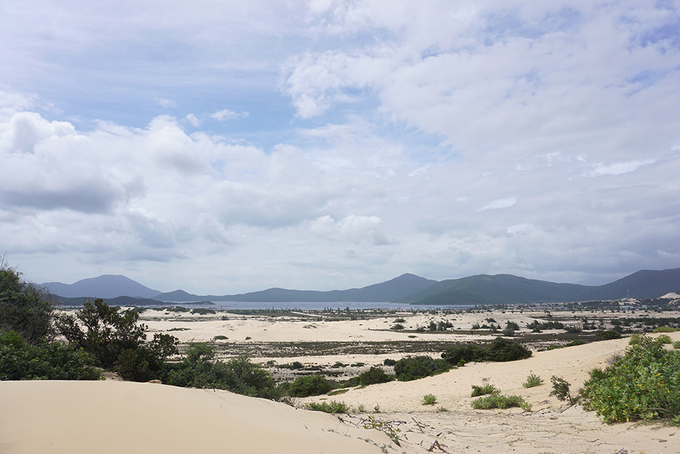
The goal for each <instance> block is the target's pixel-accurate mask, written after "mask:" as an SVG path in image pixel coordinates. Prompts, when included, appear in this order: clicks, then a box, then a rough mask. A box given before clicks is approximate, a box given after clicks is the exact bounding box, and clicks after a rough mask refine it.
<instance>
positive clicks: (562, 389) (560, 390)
mask: <svg viewBox="0 0 680 454" xmlns="http://www.w3.org/2000/svg"><path fill="white" fill-rule="evenodd" d="M550 381H551V382H552V386H553V390H552V391H550V395H551V396H555V397H557V399H558V400H562V401H564V400H569V403H570V404H572V405H573V404H575V403H576V400H577V399H576V398H575V397H573V396H572V395H571V392H570V391H569V387H570V385H569V382H567V381H566V380H565V379H563V378H562V377H556V376H555V375H553V376H552V377H550Z"/></svg>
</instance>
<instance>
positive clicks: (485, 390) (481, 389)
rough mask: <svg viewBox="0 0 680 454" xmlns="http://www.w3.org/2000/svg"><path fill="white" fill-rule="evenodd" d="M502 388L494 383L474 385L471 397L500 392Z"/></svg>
mask: <svg viewBox="0 0 680 454" xmlns="http://www.w3.org/2000/svg"><path fill="white" fill-rule="evenodd" d="M498 392H500V390H499V389H498V388H496V387H495V386H494V385H492V384H486V385H482V386H478V385H472V394H471V395H470V397H477V396H485V395H487V394H493V393H498Z"/></svg>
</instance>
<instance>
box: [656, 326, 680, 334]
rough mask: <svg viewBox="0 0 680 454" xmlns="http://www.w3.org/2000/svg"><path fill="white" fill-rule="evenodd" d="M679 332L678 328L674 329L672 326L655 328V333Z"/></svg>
mask: <svg viewBox="0 0 680 454" xmlns="http://www.w3.org/2000/svg"><path fill="white" fill-rule="evenodd" d="M675 331H678V328H673V327H672V326H659V327H657V328H654V330H653V331H652V332H653V333H674V332H675Z"/></svg>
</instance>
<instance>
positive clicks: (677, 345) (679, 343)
mask: <svg viewBox="0 0 680 454" xmlns="http://www.w3.org/2000/svg"><path fill="white" fill-rule="evenodd" d="M673 348H675V349H679V348H680V341H675V342H673Z"/></svg>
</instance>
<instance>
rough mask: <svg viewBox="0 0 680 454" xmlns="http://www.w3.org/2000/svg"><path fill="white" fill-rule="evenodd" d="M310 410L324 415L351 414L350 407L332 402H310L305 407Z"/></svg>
mask: <svg viewBox="0 0 680 454" xmlns="http://www.w3.org/2000/svg"><path fill="white" fill-rule="evenodd" d="M305 408H306V409H308V410H314V411H322V412H324V413H331V414H336V413H347V412H349V407H348V406H347V405H345V404H344V403H342V402H337V401H335V400H331V401H330V402H310V403H308V404H307V405H305Z"/></svg>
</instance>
